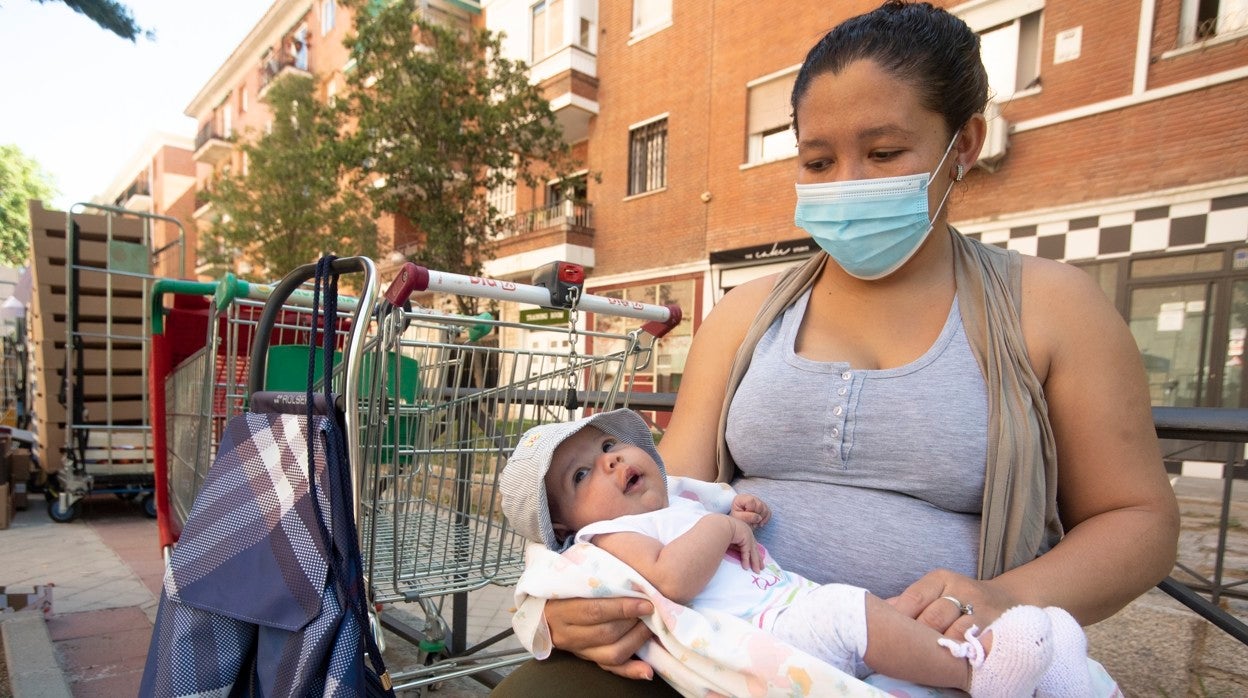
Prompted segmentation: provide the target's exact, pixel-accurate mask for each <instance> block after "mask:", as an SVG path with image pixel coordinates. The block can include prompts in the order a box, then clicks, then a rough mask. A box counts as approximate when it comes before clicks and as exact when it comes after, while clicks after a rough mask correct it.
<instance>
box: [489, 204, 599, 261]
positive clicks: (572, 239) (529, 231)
mask: <svg viewBox="0 0 1248 698" xmlns="http://www.w3.org/2000/svg"><path fill="white" fill-rule="evenodd" d="M593 213H594V208H593V206H592V205H591V204H589V203H586V202H583V201H562V202H559V203H557V204H553V205H550V206H546V207H544V208H538V209H533V210H531V211H522V212H520V213H517V214H516V215H515V216H513V217H512V218H511V221H510V225H508V226H507V228H506V230H505V232H504V233H503V234H502V235H501V236H500V237H499V238H498V240H497V241H495V243H494V259H493V260H491V261H490V262H488V263H487V264H486V265H485V268H486V272H487V275H488V276H496V277H499V278H508V277H513V276H515V275H516V274H522V273H525V272H529V271H532V270H533V269H536V268H537V267H539V266H541V265H542V264H545V263H546V262H549V261H550V260H552V259H562V260H564V261H568V262H574V263H576V264H581V265H582V266H587V267H592V266H594V221H593Z"/></svg>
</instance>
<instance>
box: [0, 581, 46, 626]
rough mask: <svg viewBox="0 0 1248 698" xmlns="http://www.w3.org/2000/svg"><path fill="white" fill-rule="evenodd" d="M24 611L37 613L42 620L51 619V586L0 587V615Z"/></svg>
mask: <svg viewBox="0 0 1248 698" xmlns="http://www.w3.org/2000/svg"><path fill="white" fill-rule="evenodd" d="M25 610H32V611H39V612H40V613H42V614H43V617H44V618H51V617H52V585H51V584H40V585H37V586H33V587H0V613H3V612H5V611H25Z"/></svg>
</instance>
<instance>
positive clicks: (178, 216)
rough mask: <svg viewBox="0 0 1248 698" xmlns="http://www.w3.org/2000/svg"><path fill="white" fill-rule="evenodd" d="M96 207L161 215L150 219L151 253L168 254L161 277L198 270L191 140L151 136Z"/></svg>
mask: <svg viewBox="0 0 1248 698" xmlns="http://www.w3.org/2000/svg"><path fill="white" fill-rule="evenodd" d="M92 203H95V204H102V205H104V206H113V207H117V208H124V209H129V210H131V211H135V212H137V213H142V214H155V215H156V216H159V218H152V219H150V225H151V231H150V236H151V244H152V248H153V249H156V250H162V251H164V252H162V254H159V255H158V256H157V265H158V266H157V269H156V270H155V273H156V274H157V275H158V276H167V277H171V278H180V277H184V276H186V275H187V274H189V273H191V272H192V271H193V270H194V269H195V245H196V243H197V240H196V230H195V223H194V220H193V219H192V217H191V213H192V212H193V211H194V207H195V161H194V160H193V159H192V157H191V139H190V138H188V137H186V136H180V135H177V134H172V133H162V132H155V133H152V134H151V135H150V136H148V138H147V141H146V142H144V144H143V146H142V147H141V148H140V149H139V151H138V152H137V153H136V155H135V158H134V159H133V160H132V161H131V162H129V163H127V165H126V166H125V167H123V168H122V169H121V170H120V174H118V175H117V177H116V178H115V179H114V180H113V181H112V182H111V183H110V184H109V185H108V188H107V189H105V190H104V191H103V192H101V193H100V194H99V195H98V196H96V197H95V198H94V199H93V201H92ZM87 212H88V213H91V212H92V211H90V210H88V211H87ZM169 219H173V220H169ZM174 221H177V222H176V223H175V222H174ZM179 224H180V225H179Z"/></svg>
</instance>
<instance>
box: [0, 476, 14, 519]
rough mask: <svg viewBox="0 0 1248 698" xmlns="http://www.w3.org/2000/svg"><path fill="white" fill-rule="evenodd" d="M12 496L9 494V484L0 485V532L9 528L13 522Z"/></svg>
mask: <svg viewBox="0 0 1248 698" xmlns="http://www.w3.org/2000/svg"><path fill="white" fill-rule="evenodd" d="M12 500H13V495H12V494H11V493H10V492H9V483H7V482H6V483H4V484H3V485H0V531H3V530H4V529H6V528H8V527H9V522H10V521H12V520H13V501H12Z"/></svg>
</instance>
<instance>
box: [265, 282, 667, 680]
mask: <svg viewBox="0 0 1248 698" xmlns="http://www.w3.org/2000/svg"><path fill="white" fill-rule="evenodd" d="M359 259H360V258H353V260H337V261H336V262H335V268H336V269H337V270H339V271H341V272H348V271H355V270H358V269H359V268H360V267H361V266H363V267H365V268H366V270H367V268H368V267H369V266H370V264H371V263H370V264H364V263H363V262H360V261H354V260H359ZM311 275H312V267H311V266H308V267H301V268H300V269H299V270H296V271H294V272H292V273H291V274H290V275H288V276H287V277H286V278H285V279H283V280H282V282H281V283H280V284H279V285H278V286H277V287H276V288H275V289H274V292H273V295H272V296H271V297H270V299H269V303H268V305H266V310H265V314H264V316H262V318H261V320H260V324H259V326H258V327H257V329H256V333H255V337H256V338H257V340H258V341H256V342H254V343H253V346H252V354H251V362H250V367H249V378H248V388H249V390H252V391H254V390H256V389H258V388H259V387H260V386H262V385H263V383H264V378H265V374H266V368H265V360H266V357H265V347H264V343H265V339H266V338H267V337H268V336H269V334H270V329H271V327H272V326H273V324H274V322H275V319H276V315H277V313H276V309H277V308H278V307H279V306H280V305H281V304H282V303H284V302H285V299H286V297H287V294H288V293H289V292H291V291H292V290H293V289H295V288H297V287H298V286H299V285H300V284H302V283H303V282H305V281H306V280H307V279H308V278H310V277H311ZM539 282H540V284H541V285H525V284H518V283H514V282H509V281H496V280H491V279H483V278H480V277H471V276H463V275H457V274H449V273H444V272H437V271H431V270H427V269H424V268H421V267H417V266H415V265H411V264H408V265H405V266H404V267H403V268H402V270H401V271H400V273H399V275H398V277H397V278H396V280H395V281H394V282H393V283H392V284H391V285H390V286H389V288H388V289H387V291H386V293H385V297H384V299H382V300H380V301H379V302H378V303H377V304H376V307H375V308H374V310H373V312H372V313H371V314H369V315H368V316H367V317H366V318H365V317H364V316H363V315H362V314H360V315H357V316H356V317H357V322H358V323H359V324H358V325H356V326H354V327H352V328H351V332H352V336H351V338H350V339H349V340H348V342H347V346H346V347H344V350H343V354H344V356H345V359H344V364H345V366H344V370H336V371H335V373H334V381H335V382H334V384H333V387H334V388H335V389H336V390H335V392H337V393H338V394H339V395H345V398H346V399H345V402H344V404H345V413H346V414H345V419H346V425H347V430H348V450H349V456H350V458H351V465H352V475H353V484H354V488H355V493H354V495H355V509H356V511H355V514H356V521H357V523H358V526H359V530H360V538H361V550H362V553H363V558H364V573H365V576H366V578H367V581H368V585H369V595H370V598H371V601H372V602H373V607H374V609H376V610H377V611H378V614H377V616H376V617H375V618H374V632H375V633H376V635H377V637H378V639H379V641H380V640H381V639H382V638H383V633H382V632H381V628H382V627H384V628H385V629H387V630H389V631H390V632H391V633H392V634H394V635H395V636H397V637H398V638H400V639H402V640H405V641H406V642H408V643H410V645H411V648H412V649H413V650H414V651H413V652H408V653H405V654H404V655H403V658H404V659H405V660H410V661H411V666H407V665H404V664H400V663H398V662H396V661H394V659H393V658H390V657H389V655H388V659H387V663H388V664H389V665H390V667H391V670H390V674H391V677H392V679H393V680H394V685H395V688H396V689H420V688H422V687H425V686H430V685H433V684H436V683H438V682H440V681H443V680H446V679H448V678H452V677H456V676H471V677H472V678H474V679H476V680H478V681H480V682H482V683H485V684H487V685H493V684H494V683H496V682H497V680H498V678H499V677H498V675H497V673H496V671H495V670H497V669H499V668H502V667H505V666H508V665H511V664H516V663H519V662H521V661H524V660H525V659H527V658H528V654H527V653H526V652H524V651H523V650H521V649H508V648H504V649H497V650H495V649H491V648H493V647H494V646H496V645H497V643H499V641H500V640H502V639H504V638H505V637H506V636H507V635H509V634H510V632H509V631H508V632H504V633H499V634H498V635H495V636H494V637H490V638H486V639H484V640H481V641H480V642H478V643H477V644H475V645H473V646H468V642H467V637H466V634H467V600H468V597H467V594H468V592H469V591H472V590H475V589H480V588H482V587H485V586H486V585H489V584H496V585H504V586H505V585H510V584H512V583H514V582H515V580H516V579H517V578H518V577H519V575H520V572H521V569H522V565H523V552H524V541H523V540H522V539H521V538H520V537H519V536H518V535H517V534H516V533H514V532H512V531H511V530H510V528H509V527H508V526H507V524H506V522H505V520H504V518H503V516H502V514H501V512H500V509H499V506H498V490H497V476H498V474H499V473H500V472H501V470H502V468H503V466H504V465H505V463H506V460H507V457H508V456H509V455H510V454H511V452H512V450H513V449H514V447H515V444H516V442H517V441H518V439H519V437H520V436H521V434H522V433H523V432H524V431H525V430H527V429H528V428H529V427H531V426H533V425H536V424H540V423H545V422H550V421H563V420H566V419H570V418H574V417H577V416H580V415H583V414H588V413H591V412H593V411H599V410H607V409H613V408H615V407H622V406H627V404H628V396H629V393H630V391H631V389H632V382H633V377H634V375H635V373H636V371H637V370H638V369H639V368H641V367H643V366H644V365H645V364H646V363H647V362H648V361H649V357H650V354H651V349H652V347H653V338H657V337H660V336H662V335H663V334H665V333H666V332H667V331H668V330H670V329H671V328H672V327H675V326H676V325H677V324H678V323H679V322H680V317H681V313H680V309H679V308H678V307H676V306H657V305H646V304H641V303H631V302H622V301H620V300H618V299H611V298H604V297H597V296H592V295H586V294H583V293H582V292H581V290H582V287H583V271H582V270H581V268H580V267H578V266H576V265H571V264H566V263H556V264H554V265H551V266H550V267H549V269H548V273H546V274H545V275H544V277H543V278H542V279H539ZM416 292H428V293H436V294H453V295H466V296H473V297H476V298H482V299H488V300H490V301H492V302H496V303H503V304H507V305H506V307H505V310H507V311H510V310H512V309H513V306H511V305H510V304H513V303H523V304H532V305H537V306H543V307H547V308H563V309H566V310H567V311H568V323H567V325H566V326H563V327H552V326H549V325H539V324H531V323H525V322H519V321H509V320H500V319H495V317H494V316H493V315H480V316H466V315H457V314H453V313H446V312H441V311H437V310H433V309H430V308H424V307H420V306H418V305H416V304H415V303H413V302H412V294H413V293H416ZM361 302H367V301H366V300H365V299H364V298H362V299H361ZM270 309H272V311H273V312H272V313H270ZM581 313H595V314H605V315H611V316H618V317H621V318H629V319H634V320H640V321H642V322H639V323H637V324H638V325H639V326H638V327H636V328H635V329H633V330H631V331H628V332H600V331H595V330H592V329H588V328H585V327H581V326H580V317H581V316H580V314H581ZM504 314H506V313H504ZM361 333H362V334H361ZM647 335H648V336H647ZM448 603H449V612H450V619H449V620H448V619H447V616H446V613H445V611H447V610H448V609H447V605H448Z"/></svg>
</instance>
